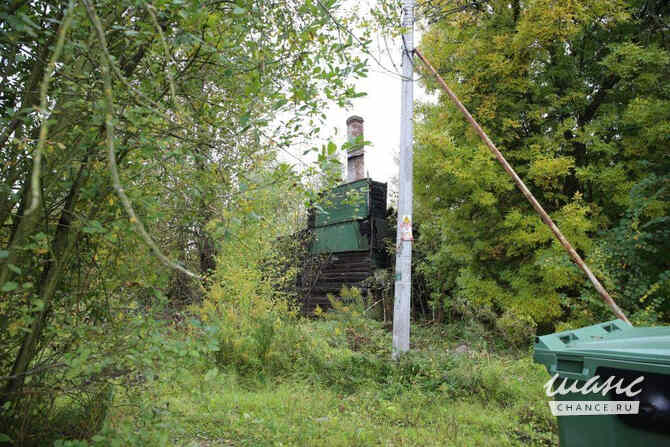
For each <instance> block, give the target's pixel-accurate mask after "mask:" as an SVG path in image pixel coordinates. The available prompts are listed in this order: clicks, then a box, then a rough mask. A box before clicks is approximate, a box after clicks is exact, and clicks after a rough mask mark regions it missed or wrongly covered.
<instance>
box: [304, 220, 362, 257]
mask: <svg viewBox="0 0 670 447" xmlns="http://www.w3.org/2000/svg"><path fill="white" fill-rule="evenodd" d="M313 231H314V242H313V243H312V245H311V247H310V252H311V253H312V254H318V253H335V252H342V251H367V250H368V249H369V248H370V245H369V242H368V239H367V237H365V236H363V235H361V232H360V222H359V221H357V220H355V221H349V222H340V223H336V224H333V225H328V226H326V227H317V228H315V229H314V230H313Z"/></svg>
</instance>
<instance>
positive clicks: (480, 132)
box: [414, 48, 632, 326]
mask: <svg viewBox="0 0 670 447" xmlns="http://www.w3.org/2000/svg"><path fill="white" fill-rule="evenodd" d="M414 53H415V54H416V55H417V56H418V57H419V59H421V62H423V63H424V64H425V65H426V67H428V69H429V70H430V71H431V72H432V73H433V75H435V78H436V79H437V81H438V83H439V84H440V85H441V86H442V88H443V89H444V91H445V92H446V93H447V95H448V96H449V98H451V100H452V101H453V102H454V104H456V107H458V109H459V110H460V111H461V112H462V113H463V115H465V119H466V120H468V122H469V123H470V124H471V125H472V127H473V128H474V129H475V132H477V134H478V135H479V136H480V137H481V139H482V140H484V143H486V145H487V146H488V148H489V149H490V150H491V153H493V156H494V157H495V158H496V159H497V160H498V161H499V162H500V164H501V165H502V167H503V168H504V169H505V171H507V173H508V174H509V175H510V176H511V177H512V179H514V183H516V186H517V187H518V188H519V189H520V190H521V192H522V193H523V195H524V196H526V199H528V201H529V202H530V204H531V205H532V206H533V208H534V209H535V211H537V213H538V214H539V215H540V217H541V218H542V221H543V222H544V223H545V224H547V226H548V227H549V228H550V229H551V231H552V233H554V236H556V238H557V239H558V241H559V242H560V243H561V245H562V246H563V248H565V250H566V251H567V252H568V254H570V257H571V258H572V260H573V261H574V262H575V263H576V264H577V265H578V266H579V267H580V268H581V269H582V270H583V271H584V273H585V274H586V276H587V277H588V278H589V280H590V281H591V283H592V284H593V286H594V287H595V288H596V290H597V291H598V293H599V294H600V296H601V297H602V299H603V301H605V303H606V304H607V305H608V306H609V307H610V309H612V312H614V314H615V315H616V316H617V317H618V318H620V319H622V320H623V321H625V322H626V323H628V324H631V323H630V321H628V318H626V315H625V314H624V313H623V312H622V311H621V309H620V308H619V306H617V304H616V303H615V302H614V300H613V299H612V297H611V296H610V295H609V293H607V290H605V288H604V287H603V286H602V284H600V281H598V278H596V276H595V275H594V274H593V272H591V269H590V268H589V267H588V266H587V265H586V263H585V262H584V260H583V259H582V257H581V256H579V253H577V251H576V250H575V249H574V248H573V247H572V245H571V244H570V242H569V241H568V240H567V239H566V238H565V236H563V233H561V230H559V228H558V227H557V226H556V224H555V223H554V221H553V220H552V219H551V217H549V214H547V212H546V211H545V210H544V208H542V205H540V203H539V202H538V201H537V199H535V196H533V194H532V193H531V192H530V190H529V189H528V188H527V187H526V185H525V184H524V183H523V180H521V178H520V177H519V176H518V175H517V173H516V172H515V171H514V169H513V168H512V166H510V164H509V163H507V160H505V157H503V155H502V154H501V153H500V151H499V150H498V148H497V147H496V146H495V144H493V142H492V141H491V140H490V139H489V137H488V135H486V132H484V130H483V129H482V128H481V126H480V125H479V123H477V121H475V119H474V118H473V117H472V115H470V112H468V109H466V108H465V106H464V105H463V104H462V103H461V101H459V99H458V97H457V96H456V94H454V92H452V91H451V89H450V88H449V86H448V85H447V83H446V82H444V79H442V77H441V76H440V75H439V73H438V72H437V70H435V68H434V67H433V66H432V65H431V64H430V62H428V60H427V59H426V58H425V57H424V55H423V54H421V52H420V51H419V50H418V49H416V48H415V49H414ZM631 326H632V325H631Z"/></svg>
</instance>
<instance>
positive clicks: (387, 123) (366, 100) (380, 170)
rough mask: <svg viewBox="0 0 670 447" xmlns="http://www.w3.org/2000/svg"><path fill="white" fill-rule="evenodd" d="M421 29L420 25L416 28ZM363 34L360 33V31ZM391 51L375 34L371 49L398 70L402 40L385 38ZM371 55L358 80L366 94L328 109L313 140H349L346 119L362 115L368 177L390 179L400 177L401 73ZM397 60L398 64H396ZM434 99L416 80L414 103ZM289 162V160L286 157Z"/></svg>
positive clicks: (365, 7) (363, 5)
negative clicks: (364, 73) (344, 105)
mask: <svg viewBox="0 0 670 447" xmlns="http://www.w3.org/2000/svg"><path fill="white" fill-rule="evenodd" d="M344 3H345V5H346V6H347V7H354V8H356V7H357V8H358V10H359V11H360V14H363V13H368V11H369V10H370V3H371V2H370V1H354V0H346V1H345V2H344ZM417 28H418V27H417ZM358 34H360V33H358ZM419 39H420V33H418V32H416V31H415V35H414V41H415V44H417V43H418V42H419ZM386 42H387V43H388V48H389V51H387V49H386V44H385V43H384V40H383V39H382V38H381V36H376V37H375V41H374V42H373V43H372V45H371V48H370V50H371V52H372V53H373V54H374V55H375V56H376V58H377V59H378V60H379V61H380V62H381V63H382V64H383V65H384V67H386V68H388V69H390V70H393V71H395V70H396V68H397V71H400V70H401V67H400V58H401V52H400V42H399V38H398V39H396V41H393V40H391V39H390V38H389V39H387V40H386ZM366 57H367V58H368V64H369V65H368V66H369V71H368V77H367V78H364V79H360V80H359V81H358V83H357V89H358V90H359V91H362V92H365V93H367V96H363V97H361V98H356V99H354V100H353V101H352V103H353V107H351V108H350V109H342V108H339V107H336V106H335V107H331V109H330V110H328V111H327V113H326V114H327V116H328V119H327V121H326V126H322V129H323V130H322V132H321V140H319V141H314V142H313V144H312V145H313V146H320V145H321V144H323V143H325V142H327V141H329V140H331V141H333V142H334V143H336V144H337V145H338V147H339V146H341V145H342V144H343V143H345V142H346V138H347V126H346V119H347V118H348V117H349V116H351V115H358V116H361V117H362V118H363V120H364V137H365V140H367V141H369V142H370V143H371V144H370V145H369V146H366V148H365V169H366V171H367V172H368V173H369V177H371V178H372V179H373V180H376V181H381V182H388V183H389V187H393V185H391V180H392V179H393V178H394V177H397V176H398V165H397V164H396V160H397V156H398V148H399V143H400V84H401V80H400V78H399V77H398V76H395V75H394V74H392V73H388V72H387V71H385V70H384V69H383V68H381V67H379V66H378V64H377V63H376V62H375V61H374V60H372V58H370V57H369V56H366ZM394 63H395V67H394ZM431 99H432V98H431V97H430V96H428V95H427V94H426V92H425V91H424V90H423V88H421V86H420V85H419V83H418V82H416V81H415V83H414V102H415V104H416V103H417V102H424V101H430V100H431ZM295 153H296V155H297V156H298V157H301V158H304V159H305V161H307V162H309V161H310V160H308V159H307V158H308V157H309V155H308V156H307V158H305V157H302V152H298V151H296V152H295ZM287 161H290V160H287ZM340 161H342V163H343V167H344V168H345V169H346V159H345V156H344V154H341V158H340Z"/></svg>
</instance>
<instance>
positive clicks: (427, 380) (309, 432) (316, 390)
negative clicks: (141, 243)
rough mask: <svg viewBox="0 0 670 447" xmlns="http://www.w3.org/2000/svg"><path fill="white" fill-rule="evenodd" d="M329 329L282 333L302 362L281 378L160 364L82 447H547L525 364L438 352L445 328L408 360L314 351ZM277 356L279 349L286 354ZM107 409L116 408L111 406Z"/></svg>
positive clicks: (535, 381)
mask: <svg viewBox="0 0 670 447" xmlns="http://www.w3.org/2000/svg"><path fill="white" fill-rule="evenodd" d="M334 324H335V327H337V324H338V322H337V319H336V318H335V317H332V318H329V319H319V320H315V321H307V320H303V321H300V322H296V324H295V325H292V327H294V328H296V327H297V328H299V330H300V332H301V333H302V334H303V337H304V338H303V339H302V342H301V343H302V344H303V345H307V346H309V352H310V354H311V359H310V360H309V361H305V360H299V359H298V360H297V361H296V362H295V363H294V364H293V366H292V367H291V370H283V372H278V373H273V372H272V369H271V367H270V366H269V365H266V366H265V367H264V369H262V370H261V369H256V370H251V369H241V370H237V369H231V368H229V367H227V366H225V365H221V364H220V363H216V364H217V365H219V367H214V368H212V367H211V366H210V365H211V363H208V362H211V361H212V359H213V358H212V357H211V356H210V355H211V354H212V351H209V353H205V357H203V358H209V359H210V360H208V361H203V362H194V358H193V357H190V358H191V360H189V362H191V363H185V360H186V358H187V357H188V356H187V357H177V356H175V357H173V358H169V357H168V358H166V359H165V361H167V362H169V363H170V365H171V368H169V369H168V371H166V374H165V375H164V376H163V375H162V376H161V378H160V379H159V380H155V381H153V383H152V386H151V387H150V388H149V387H147V388H145V389H144V392H143V393H142V394H140V395H138V396H137V398H135V399H134V405H133V406H131V407H121V406H116V407H113V409H112V412H111V413H110V415H109V417H108V420H107V424H106V426H105V428H104V429H103V430H102V432H101V433H100V434H99V435H98V437H96V438H95V439H96V440H97V441H94V442H95V443H92V444H93V445H113V444H114V443H115V442H116V443H117V444H121V445H129V444H135V445H137V444H138V443H140V444H142V445H147V446H151V445H165V444H171V445H183V446H190V445H196V444H210V443H211V444H217V443H219V444H224V445H225V444H230V445H274V444H279V443H282V444H290V445H314V444H315V443H320V442H322V443H325V444H328V445H352V444H355V445H384V444H386V443H393V444H394V445H463V443H464V442H466V443H468V444H469V445H493V444H495V445H528V444H529V443H530V444H532V445H553V444H552V443H555V442H556V425H555V418H553V417H552V416H551V414H550V413H549V409H548V406H547V405H546V402H545V400H546V397H544V395H543V392H542V384H543V383H544V382H545V381H546V380H547V378H548V375H547V373H546V371H544V369H543V368H541V367H540V366H538V365H534V364H532V363H531V360H530V359H529V358H528V357H527V355H522V356H521V358H519V357H517V356H507V355H498V354H491V353H486V352H483V351H478V350H475V349H472V350H471V351H470V352H469V353H466V354H458V353H455V352H454V351H452V350H450V349H449V350H447V349H444V346H445V345H446V344H447V343H449V344H453V343H454V342H456V341H457V340H455V339H446V338H445V336H444V331H449V330H450V328H449V326H446V327H442V328H439V330H438V328H422V327H417V328H416V330H415V332H414V339H415V340H416V342H417V350H416V352H413V353H412V354H411V355H409V356H406V357H404V358H402V359H401V360H400V361H399V362H393V361H391V360H390V356H389V355H387V353H384V354H379V355H375V354H374V353H372V352H371V351H368V352H354V351H351V350H349V349H348V348H346V347H343V346H344V345H343V344H341V343H340V344H338V345H337V346H334V345H332V344H330V343H323V342H322V341H323V340H324V339H328V338H329V337H331V336H333V332H334V330H333V329H334V326H333V325H334ZM371 324H372V323H371ZM380 331H381V333H380ZM207 333H208V332H207V331H204V332H200V337H199V342H198V343H197V344H199V345H205V344H206V343H207V340H215V339H216V337H215V336H212V337H210V336H208V335H207ZM369 334H370V335H371V336H373V337H385V338H386V339H387V340H388V338H389V336H390V334H388V333H386V332H384V331H382V330H381V329H372V330H371V331H370V332H369ZM241 335H244V334H241ZM168 340H170V338H168ZM172 340H174V339H172ZM188 340H190V341H186V345H185V346H188V345H191V348H187V351H193V350H200V351H201V352H202V346H201V347H196V346H194V345H195V344H196V342H195V340H196V338H189V339H188ZM284 347H285V348H289V349H290V347H291V344H286V345H284ZM214 349H216V348H214ZM294 350H295V348H294ZM252 352H253V350H252V351H249V353H250V354H251V353H252ZM175 354H176V351H175ZM173 355H174V354H173ZM189 365H190V366H189ZM310 365H312V368H313V369H310ZM317 365H318V366H317ZM185 367H188V368H186V369H185ZM118 399H119V400H118V401H117V402H118V403H119V404H120V403H121V402H122V397H121V396H120V397H119V398H118ZM140 427H141V430H137V428H140Z"/></svg>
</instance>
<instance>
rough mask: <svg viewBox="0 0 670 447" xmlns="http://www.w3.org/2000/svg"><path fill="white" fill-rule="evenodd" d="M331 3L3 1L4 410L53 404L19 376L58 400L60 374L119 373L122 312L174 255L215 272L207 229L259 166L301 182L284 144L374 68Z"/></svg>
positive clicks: (124, 348) (143, 297) (146, 291)
mask: <svg viewBox="0 0 670 447" xmlns="http://www.w3.org/2000/svg"><path fill="white" fill-rule="evenodd" d="M338 6H339V5H338V3H337V1H333V0H329V1H322V2H317V3H314V2H311V1H308V2H297V1H295V2H294V1H292V0H277V1H270V2H255V1H250V0H249V1H246V0H240V1H237V2H204V3H203V2H200V1H195V0H193V1H185V2H184V1H180V0H168V1H160V2H155V3H153V4H152V3H149V2H136V1H125V0H122V1H114V2H111V1H106V0H101V1H93V0H82V1H76V2H75V1H72V2H70V3H69V4H64V3H63V2H55V1H48V0H44V1H37V2H26V1H21V0H16V1H11V2H6V3H3V5H2V6H1V7H0V8H1V9H0V11H1V12H2V14H1V15H0V30H2V32H1V33H0V79H1V82H0V85H1V87H0V117H1V118H0V159H1V160H2V163H0V179H2V185H1V186H0V187H1V188H2V193H1V194H0V224H1V225H2V226H1V227H0V246H1V247H2V250H0V290H1V291H2V292H1V293H2V300H1V302H0V330H1V332H2V334H3V336H2V340H1V343H0V377H1V379H2V382H3V383H2V384H0V385H1V389H0V407H1V406H2V404H5V403H7V402H11V406H9V407H8V406H4V408H5V411H4V414H3V416H6V417H8V418H10V420H11V418H12V417H15V416H16V415H18V414H19V413H18V412H17V411H16V409H17V408H18V407H19V406H21V405H24V406H25V405H29V406H30V405H33V406H35V405H37V406H39V405H41V404H44V403H45V402H46V400H39V399H38V400H37V402H35V401H32V400H30V399H28V398H27V397H26V396H29V395H31V394H30V393H24V392H23V390H24V386H25V383H26V380H29V381H30V382H31V384H30V386H31V387H32V388H33V391H34V390H39V392H40V393H42V392H43V393H45V394H46V395H49V393H51V394H53V393H54V392H55V390H56V389H57V386H56V384H57V383H58V381H59V380H63V378H64V377H65V378H66V380H67V381H68V383H70V384H71V385H72V386H82V384H90V383H91V381H92V377H98V378H100V377H102V378H103V379H104V377H107V376H115V375H117V374H121V373H127V369H125V366H124V361H122V360H121V359H122V356H123V355H125V353H127V352H128V351H129V350H137V349H138V346H137V344H138V343H140V340H142V337H141V336H140V335H139V332H132V330H131V329H132V328H133V327H136V326H138V325H140V323H141V321H142V319H141V318H139V319H138V318H130V317H131V316H133V315H136V312H137V311H136V310H135V309H137V308H138V306H141V305H142V303H146V302H147V300H150V299H151V297H152V296H159V297H160V296H162V295H163V293H164V292H165V291H167V289H168V287H167V286H168V283H169V278H170V276H171V275H172V274H173V270H172V269H170V268H168V267H166V266H165V265H164V264H166V263H167V262H168V260H169V262H170V263H171V264H172V266H173V267H174V266H175V265H176V266H177V267H178V268H179V269H181V273H182V274H186V275H187V276H188V273H187V272H189V271H195V272H196V273H195V275H197V276H199V277H201V279H202V278H204V277H205V276H207V275H208V273H209V271H210V270H212V269H213V268H214V260H215V256H216V247H215V244H216V241H215V240H214V238H213V237H212V231H214V230H212V226H211V225H210V224H211V221H214V220H216V221H217V222H219V223H220V224H221V225H223V226H224V227H225V226H226V225H228V224H229V223H230V221H232V220H235V219H238V220H239V218H240V216H238V215H236V216H227V217H226V218H227V219H228V221H223V220H222V215H224V214H225V213H221V210H225V209H227V208H229V209H236V210H240V211H239V212H245V211H248V210H245V209H244V208H240V207H239V203H240V202H243V201H245V200H247V198H246V195H247V194H248V191H253V190H255V189H256V187H257V186H259V185H258V182H259V181H265V180H267V178H268V177H267V175H255V174H254V173H259V172H260V173H263V172H266V171H270V172H272V171H274V172H275V173H276V174H273V175H275V177H274V178H273V181H275V182H278V183H279V184H284V183H285V182H290V183H289V184H293V185H296V186H300V184H301V181H300V179H297V180H296V177H295V174H294V172H293V171H292V169H291V168H290V166H288V165H287V164H286V163H283V162H281V161H280V160H279V159H278V155H277V154H278V153H279V151H282V150H284V151H285V150H288V148H290V147H291V145H292V144H293V143H294V142H295V141H297V140H298V139H301V138H306V137H309V136H311V135H313V134H314V133H315V132H318V123H319V122H320V120H322V119H323V118H324V116H323V112H322V110H324V109H325V105H326V104H327V103H329V102H331V101H336V102H338V103H340V104H345V103H347V101H348V99H349V98H351V97H353V96H355V95H356V94H357V93H356V92H355V90H354V88H353V87H352V85H351V84H350V79H352V78H355V77H357V76H361V75H364V73H365V63H364V62H363V61H361V60H360V59H359V58H357V57H356V56H353V55H352V48H351V41H350V39H349V40H347V39H346V36H342V35H341V31H340V29H339V28H338V27H337V26H336V25H335V23H334V22H333V20H332V17H333V15H335V14H336V11H337V8H338ZM49 61H50V62H49ZM40 158H41V168H40V167H39V166H40V165H39V163H38V160H39V159H40ZM115 165H116V169H117V170H118V179H115V178H114V177H115V173H114V167H115ZM310 172H314V171H308V172H307V174H309V173H310ZM307 174H306V175H307ZM117 180H118V181H117ZM294 189H295V188H294ZM35 191H38V192H39V194H34V192H35ZM142 226H143V227H144V230H146V234H144V235H143V231H144V230H143V228H142ZM226 236H228V235H227V234H226ZM161 260H162V261H163V262H161ZM206 284H207V283H206V282H205V285H206ZM189 287H197V285H193V283H191V284H190V285H189ZM131 322H133V323H132V324H131ZM138 331H139V329H138ZM133 334H134V335H133ZM133 352H136V351H133ZM120 353H121V354H120ZM119 356H121V357H119ZM126 366H127V365H126ZM93 382H95V381H93ZM33 394H34V393H33ZM7 408H10V410H9V411H7Z"/></svg>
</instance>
